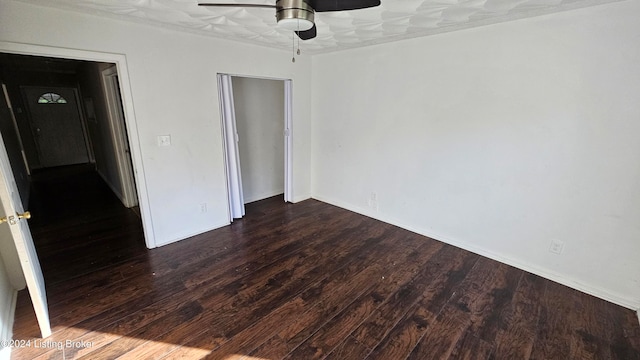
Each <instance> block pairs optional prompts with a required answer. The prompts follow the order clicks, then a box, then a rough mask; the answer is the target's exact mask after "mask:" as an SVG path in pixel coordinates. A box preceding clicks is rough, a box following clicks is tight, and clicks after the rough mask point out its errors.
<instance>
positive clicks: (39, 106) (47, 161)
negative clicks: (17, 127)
mask: <svg viewBox="0 0 640 360" xmlns="http://www.w3.org/2000/svg"><path fill="white" fill-rule="evenodd" d="M22 92H23V94H24V100H25V102H26V108H27V109H28V110H29V115H30V116H29V118H30V121H31V130H32V134H33V138H34V141H35V143H36V147H37V149H38V156H39V158H40V167H52V166H62V165H73V164H85V163H87V162H89V155H88V152H87V142H86V138H85V133H84V129H83V127H82V122H81V119H80V113H79V108H78V103H77V100H76V93H75V90H74V89H73V88H62V87H35V86H23V87H22Z"/></svg>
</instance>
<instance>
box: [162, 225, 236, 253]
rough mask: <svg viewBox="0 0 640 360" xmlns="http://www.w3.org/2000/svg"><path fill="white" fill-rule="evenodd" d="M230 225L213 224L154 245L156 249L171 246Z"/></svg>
mask: <svg viewBox="0 0 640 360" xmlns="http://www.w3.org/2000/svg"><path fill="white" fill-rule="evenodd" d="M230 224H231V223H230V222H228V221H225V222H221V223H218V224H215V225H213V226H210V227H207V228H205V229H202V230H198V231H196V232H188V233H184V234H180V235H178V236H176V237H174V238H173V239H172V240H167V241H163V242H157V243H156V247H160V246H164V245H169V244H173V243H174V242H178V241H182V240H185V239H188V238H190V237H192V236H196V235H200V234H203V233H206V232H207V231H211V230H216V229H219V228H221V227H224V226H227V225H230Z"/></svg>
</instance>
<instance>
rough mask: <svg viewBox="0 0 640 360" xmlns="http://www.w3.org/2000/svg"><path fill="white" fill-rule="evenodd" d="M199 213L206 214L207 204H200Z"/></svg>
mask: <svg viewBox="0 0 640 360" xmlns="http://www.w3.org/2000/svg"><path fill="white" fill-rule="evenodd" d="M200 212H201V213H206V212H207V203H202V204H200Z"/></svg>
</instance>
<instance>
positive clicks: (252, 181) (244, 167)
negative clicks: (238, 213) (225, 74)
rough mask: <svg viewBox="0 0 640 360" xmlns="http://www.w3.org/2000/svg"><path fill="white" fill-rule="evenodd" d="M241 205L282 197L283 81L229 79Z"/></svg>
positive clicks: (244, 78) (236, 77) (245, 78)
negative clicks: (240, 178) (233, 110)
mask: <svg viewBox="0 0 640 360" xmlns="http://www.w3.org/2000/svg"><path fill="white" fill-rule="evenodd" d="M232 81H233V101H234V105H235V112H236V125H237V128H238V138H239V141H238V150H239V152H240V167H241V171H242V191H243V194H244V202H245V203H250V202H253V201H257V200H262V199H266V198H268V197H271V196H274V195H278V194H283V193H284V81H282V80H269V79H255V78H247V77H238V76H234V77H232Z"/></svg>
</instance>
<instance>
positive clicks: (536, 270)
mask: <svg viewBox="0 0 640 360" xmlns="http://www.w3.org/2000/svg"><path fill="white" fill-rule="evenodd" d="M312 198H314V199H316V200H319V201H322V202H325V203H328V204H331V205H335V206H338V207H341V208H343V209H347V210H350V211H353V212H356V213H358V214H362V215H364V216H367V217H370V218H373V219H376V220H380V221H382V222H385V223H388V224H391V225H395V226H398V227H401V228H403V229H406V230H409V231H412V232H415V233H417V234H420V235H424V236H427V237H430V238H432V239H435V240H438V241H442V242H444V243H447V244H449V245H453V246H455V247H458V248H461V249H464V250H467V251H470V252H472V253H475V254H478V255H481V256H484V257H487V258H489V259H492V260H496V261H499V262H501V263H503V264H507V265H509V266H513V267H516V268H518V269H521V270H524V271H527V272H530V273H532V274H535V275H538V276H541V277H543V278H545V279H548V280H551V281H554V282H557V283H559V284H562V285H565V286H568V287H570V288H573V289H576V290H579V291H582V292H584V293H587V294H589V295H593V296H595V297H598V298H601V299H603V300H606V301H609V302H611V303H614V304H617V305H620V306H623V307H625V308H628V309H632V310H637V309H638V311H640V299H631V298H628V297H625V296H623V295H620V294H616V293H612V292H611V291H608V290H606V289H602V288H599V287H596V286H592V285H588V284H584V283H583V282H581V281H579V280H575V279H571V278H569V277H567V276H565V275H562V274H559V273H556V272H554V271H552V270H549V269H545V268H541V267H539V266H536V265H534V264H531V263H526V262H522V261H521V260H518V259H512V258H508V257H505V256H504V255H500V254H496V253H494V252H492V251H490V250H487V249H484V248H481V247H478V246H475V245H473V244H472V243H470V242H466V241H461V240H460V239H454V238H451V237H448V236H443V235H441V234H437V233H433V232H432V231H430V230H427V229H423V228H419V227H415V226H412V225H407V224H405V223H403V222H402V221H400V220H398V219H394V218H392V217H389V216H385V215H382V214H380V213H379V212H376V211H373V210H371V209H369V208H365V207H358V206H353V205H351V204H348V203H345V202H342V201H340V200H335V199H331V198H327V197H324V196H312ZM639 319H640V315H639Z"/></svg>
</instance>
